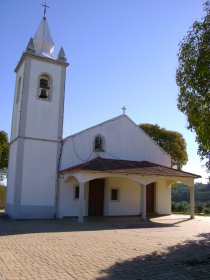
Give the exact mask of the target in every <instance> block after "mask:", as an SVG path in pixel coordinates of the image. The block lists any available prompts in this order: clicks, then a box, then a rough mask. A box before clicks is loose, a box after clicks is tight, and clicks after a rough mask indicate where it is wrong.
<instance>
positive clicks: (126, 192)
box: [57, 158, 198, 223]
mask: <svg viewBox="0 0 210 280" xmlns="http://www.w3.org/2000/svg"><path fill="white" fill-rule="evenodd" d="M197 177H198V175H195V174H191V173H187V172H183V171H178V170H175V169H172V168H168V167H164V166H159V165H156V164H152V163H148V162H135V161H127V160H112V159H102V158H96V159H94V160H92V161H89V162H87V163H85V164H82V165H79V166H75V167H72V168H69V169H66V170H63V171H62V176H61V179H60V186H59V205H58V212H57V214H58V217H64V216H78V222H79V223H83V222H84V217H85V216H99V217H103V216H125V215H126V216H128V215H131V216H133V215H135V216H139V217H141V219H142V220H146V219H147V216H148V215H149V214H150V213H152V214H155V213H156V214H159V215H166V214H170V213H171V185H172V184H173V183H176V182H183V183H185V184H186V185H187V186H188V187H189V191H190V217H191V218H194V178H197ZM65 205H66V206H65ZM65 207H66V209H67V208H68V207H69V210H68V211H66V209H65ZM65 213H69V215H65Z"/></svg>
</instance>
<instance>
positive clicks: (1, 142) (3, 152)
mask: <svg viewBox="0 0 210 280" xmlns="http://www.w3.org/2000/svg"><path fill="white" fill-rule="evenodd" d="M8 157H9V141H8V136H7V133H6V132H5V131H0V171H1V173H0V179H1V174H2V173H4V172H5V170H6V169H7V166H8Z"/></svg>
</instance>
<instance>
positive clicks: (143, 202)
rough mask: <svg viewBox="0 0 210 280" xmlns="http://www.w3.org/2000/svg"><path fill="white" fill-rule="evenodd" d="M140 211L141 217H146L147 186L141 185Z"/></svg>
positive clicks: (144, 218)
mask: <svg viewBox="0 0 210 280" xmlns="http://www.w3.org/2000/svg"><path fill="white" fill-rule="evenodd" d="M141 213H142V219H143V220H146V219H147V186H146V185H142V188H141Z"/></svg>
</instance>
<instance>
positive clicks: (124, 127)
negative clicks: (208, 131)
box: [60, 115, 170, 170]
mask: <svg viewBox="0 0 210 280" xmlns="http://www.w3.org/2000/svg"><path fill="white" fill-rule="evenodd" d="M98 134H100V135H102V136H103V137H104V139H105V148H104V150H105V151H104V152H98V153H96V152H94V151H93V142H94V138H95V136H96V135H98ZM97 155H99V156H101V157H104V158H114V159H116V158H118V159H124V160H136V161H144V160H145V161H150V162H153V163H157V164H161V165H165V166H170V157H169V156H168V154H166V153H165V152H164V151H163V150H162V149H161V148H160V147H159V146H158V145H156V144H155V142H154V141H152V139H151V138H150V137H149V136H147V135H146V134H145V133H144V132H143V131H142V130H140V129H139V128H138V127H137V125H135V124H134V123H133V122H132V121H131V120H130V119H129V118H128V117H126V116H124V115H122V116H120V117H117V118H115V119H113V120H110V121H107V122H105V123H103V124H101V125H98V126H95V127H92V128H90V129H87V130H85V131H83V132H81V133H78V134H75V135H73V136H72V137H69V138H67V139H65V141H64V144H63V151H62V157H61V165H60V169H61V170H62V169H65V168H68V167H71V166H74V165H77V164H80V163H83V162H84V161H87V160H89V159H92V158H95V157H96V156H97ZM81 159H83V160H84V161H82V160H81Z"/></svg>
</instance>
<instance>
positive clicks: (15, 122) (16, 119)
mask: <svg viewBox="0 0 210 280" xmlns="http://www.w3.org/2000/svg"><path fill="white" fill-rule="evenodd" d="M24 67H25V63H23V64H22V65H21V66H20V67H19V69H18V72H17V75H16V82H15V94H14V101H13V115H12V128H11V137H10V139H11V141H12V140H14V139H15V138H16V137H17V136H18V130H19V123H20V110H21V100H22V90H23V76H24ZM19 78H20V79H21V83H20V89H19V91H20V92H19V94H20V95H19V100H18V102H17V94H18V81H19Z"/></svg>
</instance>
